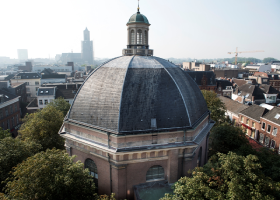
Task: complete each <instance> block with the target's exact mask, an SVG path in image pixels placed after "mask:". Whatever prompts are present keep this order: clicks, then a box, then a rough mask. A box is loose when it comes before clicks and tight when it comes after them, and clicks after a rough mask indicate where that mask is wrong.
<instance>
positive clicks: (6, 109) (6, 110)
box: [5, 107, 9, 116]
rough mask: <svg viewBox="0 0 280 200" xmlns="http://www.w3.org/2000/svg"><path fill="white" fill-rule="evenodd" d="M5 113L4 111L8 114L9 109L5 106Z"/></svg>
mask: <svg viewBox="0 0 280 200" xmlns="http://www.w3.org/2000/svg"><path fill="white" fill-rule="evenodd" d="M5 113H6V116H8V115H9V111H8V108H7V107H6V108H5Z"/></svg>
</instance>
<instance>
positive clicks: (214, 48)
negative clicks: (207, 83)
mask: <svg viewBox="0 0 280 200" xmlns="http://www.w3.org/2000/svg"><path fill="white" fill-rule="evenodd" d="M0 8H1V12H0V19H1V31H0V56H7V57H11V58H17V49H28V56H29V58H38V57H42V58H48V57H49V56H50V57H51V58H54V56H55V55H56V54H61V53H67V52H71V51H73V52H81V40H83V30H84V29H85V28H86V27H87V28H88V29H89V31H90V34H91V35H90V36H91V40H93V44H94V51H95V53H94V56H95V57H99V58H112V57H116V56H120V55H121V52H122V49H123V48H125V47H126V42H127V27H126V23H127V21H128V19H129V18H130V16H131V15H132V14H134V13H135V12H136V11H137V0H79V1H77V0H24V1H23V0H2V1H0ZM279 10H280V1H279V0H269V1H264V0H246V1H244V0H201V1H197V0H196V1H194V0H175V1H170V0H140V11H141V13H142V14H144V15H145V16H147V18H148V20H149V22H150V23H151V26H150V38H149V42H150V48H151V49H154V55H155V56H159V57H163V58H170V57H174V58H192V59H194V58H196V59H203V58H205V59H206V58H211V59H214V58H225V57H233V56H232V55H229V54H227V52H229V51H235V48H236V47H238V48H239V50H240V51H250V50H264V51H265V52H263V53H248V54H241V55H240V56H242V57H256V58H260V59H263V58H265V57H275V58H277V59H280V39H279V35H280V26H279V24H280V12H279Z"/></svg>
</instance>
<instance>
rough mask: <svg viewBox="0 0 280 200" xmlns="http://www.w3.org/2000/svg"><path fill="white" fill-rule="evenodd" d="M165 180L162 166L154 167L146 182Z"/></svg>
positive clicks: (147, 175) (148, 173)
mask: <svg viewBox="0 0 280 200" xmlns="http://www.w3.org/2000/svg"><path fill="white" fill-rule="evenodd" d="M161 179H164V169H163V167H162V166H160V165H155V166H152V167H151V168H150V169H149V170H148V171H147V174H146V181H152V180H161Z"/></svg>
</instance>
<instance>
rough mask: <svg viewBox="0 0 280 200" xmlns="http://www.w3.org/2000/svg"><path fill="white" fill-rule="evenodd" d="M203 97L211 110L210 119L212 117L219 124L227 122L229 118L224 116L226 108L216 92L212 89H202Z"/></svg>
mask: <svg viewBox="0 0 280 200" xmlns="http://www.w3.org/2000/svg"><path fill="white" fill-rule="evenodd" d="M201 92H202V94H203V97H204V99H205V101H206V103H207V107H208V109H209V110H210V112H211V119H213V120H214V121H215V122H216V124H215V126H219V125H221V124H223V123H225V122H229V119H228V118H227V117H226V116H225V113H226V108H225V105H224V103H223V102H222V101H221V100H220V99H219V98H218V97H217V94H216V93H215V92H213V91H208V90H202V91H201Z"/></svg>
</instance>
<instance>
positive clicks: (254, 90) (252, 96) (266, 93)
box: [232, 84, 279, 105]
mask: <svg viewBox="0 0 280 200" xmlns="http://www.w3.org/2000/svg"><path fill="white" fill-rule="evenodd" d="M278 94H279V91H277V90H276V89H274V88H273V87H271V86H270V85H259V86H258V85H251V84H244V85H242V86H240V87H238V88H236V90H235V92H234V93H233V94H232V99H233V100H236V101H239V102H240V103H246V102H250V103H255V104H258V105H259V104H261V103H269V104H275V103H276V101H277V98H278Z"/></svg>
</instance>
